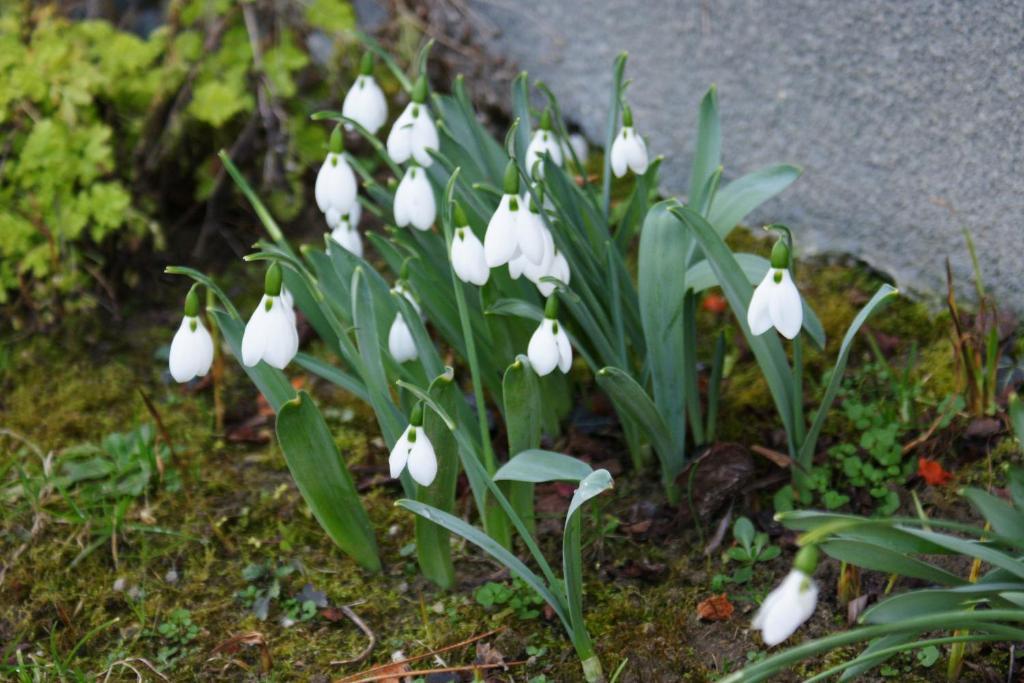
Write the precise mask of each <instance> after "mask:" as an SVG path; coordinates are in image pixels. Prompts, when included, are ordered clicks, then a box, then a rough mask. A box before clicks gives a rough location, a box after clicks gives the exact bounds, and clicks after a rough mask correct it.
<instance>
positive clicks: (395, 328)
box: [388, 313, 419, 363]
mask: <svg viewBox="0 0 1024 683" xmlns="http://www.w3.org/2000/svg"><path fill="white" fill-rule="evenodd" d="M388 352H389V353H390V354H391V357H392V358H394V359H395V360H396V361H398V362H399V363H405V362H407V361H411V360H416V358H418V357H419V352H418V351H417V350H416V340H415V339H413V338H412V331H411V330H409V326H408V325H407V324H406V322H405V318H404V317H402V314H401V313H396V314H395V319H394V320H393V321H392V322H391V329H390V330H389V331H388Z"/></svg>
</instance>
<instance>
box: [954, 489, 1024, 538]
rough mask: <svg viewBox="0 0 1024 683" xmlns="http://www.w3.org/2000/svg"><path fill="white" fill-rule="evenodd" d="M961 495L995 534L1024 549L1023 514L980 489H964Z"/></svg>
mask: <svg viewBox="0 0 1024 683" xmlns="http://www.w3.org/2000/svg"><path fill="white" fill-rule="evenodd" d="M963 495H964V497H965V498H967V500H969V501H971V504H972V505H974V508H975V509H976V510H977V511H978V512H980V513H981V515H982V516H983V517H984V518H985V519H986V520H987V521H988V522H989V523H990V524H991V525H992V528H993V529H995V531H996V533H997V534H1000V535H1002V536H1004V537H1006V538H1012V539H1013V540H1015V541H1016V542H1017V547H1018V548H1022V547H1024V513H1021V512H1018V511H1017V510H1015V509H1013V508H1012V507H1010V505H1009V504H1008V503H1006V502H1005V501H1003V500H1000V499H999V498H996V497H995V496H993V495H992V494H991V493H986V492H985V491H982V490H981V489H976V488H969V489H965V490H964V492H963Z"/></svg>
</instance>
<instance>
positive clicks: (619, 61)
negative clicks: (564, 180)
mask: <svg viewBox="0 0 1024 683" xmlns="http://www.w3.org/2000/svg"><path fill="white" fill-rule="evenodd" d="M628 56H629V55H627V54H626V53H625V52H620V53H619V54H618V55H616V56H615V62H614V63H613V64H612V92H611V98H610V101H609V102H608V120H607V121H606V123H605V126H604V151H605V154H604V161H603V162H602V169H601V209H602V213H604V215H605V216H608V208H609V207H610V206H611V201H612V157H611V149H612V143H614V142H615V136H616V135H618V133H619V111H620V110H621V108H622V89H623V84H622V79H623V76H624V75H625V72H626V59H627V58H628Z"/></svg>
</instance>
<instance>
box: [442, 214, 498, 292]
mask: <svg viewBox="0 0 1024 683" xmlns="http://www.w3.org/2000/svg"><path fill="white" fill-rule="evenodd" d="M451 259H452V270H454V271H455V274H456V275H457V276H458V278H459V279H460V280H462V281H463V282H469V283H472V284H474V285H476V286H477V287H483V286H484V285H485V284H487V280H488V278H490V276H491V269H490V268H488V267H487V259H486V258H485V257H484V245H483V244H482V243H481V242H480V238H478V237H477V236H476V235H475V234H474V233H473V229H472V228H470V227H469V226H468V225H463V226H462V227H459V228H456V229H455V235H454V236H453V237H452V253H451Z"/></svg>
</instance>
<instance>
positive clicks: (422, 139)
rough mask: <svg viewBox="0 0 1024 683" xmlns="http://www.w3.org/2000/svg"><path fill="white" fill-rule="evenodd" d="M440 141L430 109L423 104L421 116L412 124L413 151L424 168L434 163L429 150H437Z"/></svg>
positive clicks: (420, 111) (417, 161)
mask: <svg viewBox="0 0 1024 683" xmlns="http://www.w3.org/2000/svg"><path fill="white" fill-rule="evenodd" d="M439 147H440V141H439V140H438V138H437V127H436V126H435V125H434V122H433V120H431V118H430V110H429V109H428V108H427V107H426V106H421V107H420V110H419V116H417V117H416V118H415V119H414V122H413V126H412V152H413V157H414V158H415V159H416V163H418V164H419V165H420V166H423V167H424V168H425V167H427V166H430V165H431V164H432V163H434V158H433V157H432V156H430V153H429V151H428V150H431V149H432V150H437V149H438V148H439Z"/></svg>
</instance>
